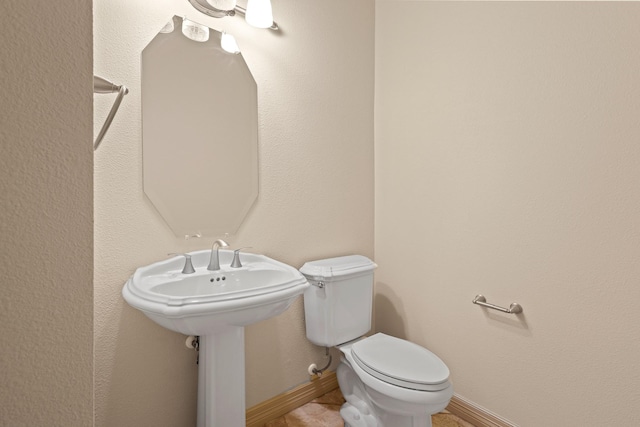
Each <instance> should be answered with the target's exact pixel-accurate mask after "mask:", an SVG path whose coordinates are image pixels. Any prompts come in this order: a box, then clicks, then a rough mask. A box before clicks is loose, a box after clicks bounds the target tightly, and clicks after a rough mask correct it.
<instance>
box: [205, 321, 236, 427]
mask: <svg viewBox="0 0 640 427" xmlns="http://www.w3.org/2000/svg"><path fill="white" fill-rule="evenodd" d="M245 418H246V415H245V383H244V327H243V326H228V327H225V328H224V329H222V330H220V331H217V332H215V333H212V334H209V335H205V336H200V355H199V365H198V427H244V426H245Z"/></svg>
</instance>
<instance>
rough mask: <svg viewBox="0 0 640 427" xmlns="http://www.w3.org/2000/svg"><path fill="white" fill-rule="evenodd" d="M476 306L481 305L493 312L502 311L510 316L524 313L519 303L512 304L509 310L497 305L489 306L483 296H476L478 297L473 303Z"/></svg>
mask: <svg viewBox="0 0 640 427" xmlns="http://www.w3.org/2000/svg"><path fill="white" fill-rule="evenodd" d="M472 302H473V303H474V304H478V305H481V306H483V307H487V308H491V309H493V310H498V311H502V312H504V313H509V314H519V313H522V306H521V305H520V304H518V303H517V302H512V303H511V305H510V306H509V308H504V307H499V306H497V305H493V304H489V303H488V302H487V299H486V298H485V297H484V295H482V294H478V295H476V297H475V298H474V299H473V301H472Z"/></svg>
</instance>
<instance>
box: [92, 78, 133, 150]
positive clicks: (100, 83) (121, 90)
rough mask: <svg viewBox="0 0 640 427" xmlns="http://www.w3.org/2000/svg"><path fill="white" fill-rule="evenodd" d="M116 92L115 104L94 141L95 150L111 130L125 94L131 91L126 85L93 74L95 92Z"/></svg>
mask: <svg viewBox="0 0 640 427" xmlns="http://www.w3.org/2000/svg"><path fill="white" fill-rule="evenodd" d="M115 92H118V96H117V97H116V100H115V101H114V103H113V106H112V107H111V111H109V114H108V115H107V118H106V120H105V121H104V124H103V125H102V129H100V133H98V136H97V137H96V140H95V141H94V143H93V151H95V150H97V149H98V147H99V146H100V143H101V142H102V139H103V138H104V135H105V134H106V133H107V130H109V126H111V122H112V121H113V118H114V117H115V115H116V112H118V108H119V107H120V103H121V102H122V98H124V96H125V95H126V94H128V93H129V89H127V88H126V86H124V85H121V86H118V85H116V84H114V83H111V82H110V81H109V80H106V79H103V78H102V77H98V76H95V75H94V76H93V93H115Z"/></svg>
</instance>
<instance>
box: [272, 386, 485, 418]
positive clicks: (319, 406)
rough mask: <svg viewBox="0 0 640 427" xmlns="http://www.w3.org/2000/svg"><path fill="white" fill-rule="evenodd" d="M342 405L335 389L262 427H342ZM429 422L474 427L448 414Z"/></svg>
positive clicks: (436, 416) (341, 399) (338, 390)
mask: <svg viewBox="0 0 640 427" xmlns="http://www.w3.org/2000/svg"><path fill="white" fill-rule="evenodd" d="M343 403H344V398H343V397H342V394H341V393H340V389H336V390H334V391H331V392H329V393H327V394H325V395H324V396H321V397H319V398H317V399H315V400H312V401H311V402H309V403H307V404H306V405H304V406H301V407H300V408H298V409H294V410H293V411H291V412H289V413H288V414H285V415H284V416H282V417H280V418H278V419H276V420H273V421H271V422H268V423H267V424H265V426H264V427H343V426H344V422H343V421H342V418H340V406H342V404H343ZM431 420H432V422H433V427H474V426H473V425H472V424H469V423H468V422H466V421H463V420H461V419H460V418H458V417H456V416H455V415H453V414H450V413H448V412H442V413H438V414H435V415H434V416H433V417H431Z"/></svg>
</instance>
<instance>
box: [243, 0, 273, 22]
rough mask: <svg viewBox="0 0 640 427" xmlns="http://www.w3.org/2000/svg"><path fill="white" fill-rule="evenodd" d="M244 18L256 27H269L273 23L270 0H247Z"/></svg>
mask: <svg viewBox="0 0 640 427" xmlns="http://www.w3.org/2000/svg"><path fill="white" fill-rule="evenodd" d="M244 19H245V20H246V21H247V24H249V25H251V26H252V27H256V28H269V27H270V26H272V25H273V11H272V9H271V1H270V0H249V1H248V2H247V12H246V14H245V17H244Z"/></svg>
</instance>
